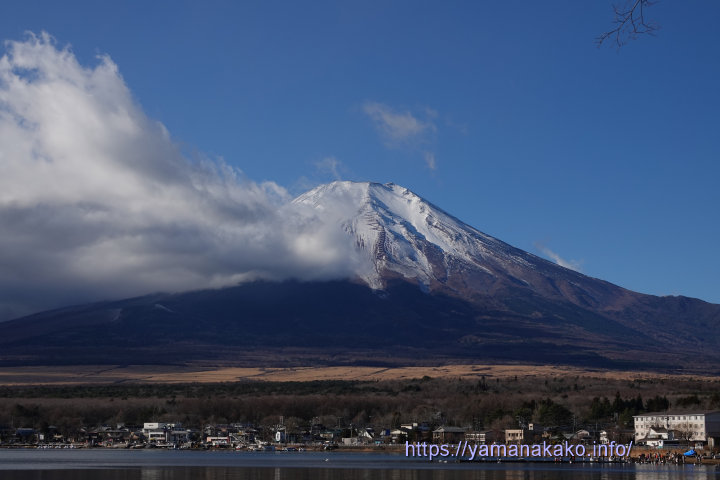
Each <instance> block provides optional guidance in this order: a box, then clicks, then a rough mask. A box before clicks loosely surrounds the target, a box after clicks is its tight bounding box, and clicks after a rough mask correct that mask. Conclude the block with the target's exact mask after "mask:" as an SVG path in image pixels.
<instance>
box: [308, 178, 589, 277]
mask: <svg viewBox="0 0 720 480" xmlns="http://www.w3.org/2000/svg"><path fill="white" fill-rule="evenodd" d="M294 203H295V204H296V205H307V206H311V207H313V208H314V209H315V210H316V211H317V213H318V215H319V216H321V217H323V218H324V220H325V221H330V222H337V223H338V224H339V225H340V226H341V227H342V228H343V229H344V231H345V232H347V233H348V234H349V235H351V236H352V237H354V242H355V246H356V248H357V249H359V250H360V251H361V252H362V254H363V256H364V258H365V260H366V263H365V266H366V267H367V268H366V269H363V270H362V271H359V272H358V275H359V276H360V277H361V278H363V279H364V280H365V282H367V283H368V284H369V285H370V286H371V287H373V288H376V289H377V288H382V286H383V278H384V277H386V276H387V275H388V274H392V273H395V274H399V275H401V276H402V277H405V278H412V279H417V281H418V282H419V283H420V284H421V285H422V286H424V287H430V286H432V285H433V284H434V283H436V282H439V283H441V284H446V285H447V284H450V285H452V284H453V279H452V278H451V277H452V276H453V274H458V273H460V272H466V273H467V272H469V271H474V272H475V273H474V276H475V277H477V276H478V275H480V276H483V275H482V274H484V275H485V276H487V277H488V278H487V279H486V281H485V283H492V281H493V279H495V280H497V279H498V278H500V277H503V278H507V277H511V278H512V281H513V282H515V283H517V284H519V285H522V284H525V285H529V284H530V280H529V279H524V278H523V276H527V275H525V274H526V273H527V272H530V271H537V270H538V269H540V270H543V271H545V272H546V273H549V272H552V271H556V270H557V271H558V272H561V271H563V270H564V272H561V274H562V275H563V276H566V275H569V276H572V277H575V276H577V275H578V274H577V273H576V272H572V271H571V270H566V269H564V268H562V267H559V266H556V265H554V264H551V263H549V262H547V261H545V260H543V259H541V258H539V257H536V256H534V255H531V254H528V253H526V252H524V251H522V250H520V249H517V248H514V247H512V246H510V245H508V244H506V243H504V242H502V241H500V240H498V239H496V238H493V237H491V236H489V235H486V234H484V233H482V232H480V231H478V230H476V229H474V228H472V227H470V226H469V225H466V224H464V223H463V222H461V221H460V220H458V219H457V218H455V217H453V216H451V215H449V214H448V213H446V212H444V211H443V210H441V209H440V208H438V207H436V206H434V205H433V204H431V203H429V202H427V201H425V200H424V199H422V198H421V197H419V196H418V195H416V194H414V193H413V192H411V191H410V190H408V189H406V188H404V187H401V186H399V185H395V184H393V183H388V184H384V185H383V184H379V183H369V182H348V181H343V182H340V181H338V182H333V183H330V184H326V185H321V186H319V187H317V188H314V189H313V190H310V191H309V192H307V193H304V194H303V195H301V196H299V197H298V198H296V199H295V200H294ZM455 280H456V279H455ZM454 283H455V284H457V283H458V282H457V281H456V282H454ZM456 286H457V285H456Z"/></svg>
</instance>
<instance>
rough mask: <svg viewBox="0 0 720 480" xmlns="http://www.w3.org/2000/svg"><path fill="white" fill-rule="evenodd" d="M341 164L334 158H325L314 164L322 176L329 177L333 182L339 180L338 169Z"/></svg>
mask: <svg viewBox="0 0 720 480" xmlns="http://www.w3.org/2000/svg"><path fill="white" fill-rule="evenodd" d="M341 167H342V162H341V161H340V160H338V159H337V158H335V157H325V158H323V159H322V160H319V161H317V162H315V168H317V170H318V172H320V173H322V174H324V175H330V176H331V177H332V178H333V180H340V179H341V176H340V168H341Z"/></svg>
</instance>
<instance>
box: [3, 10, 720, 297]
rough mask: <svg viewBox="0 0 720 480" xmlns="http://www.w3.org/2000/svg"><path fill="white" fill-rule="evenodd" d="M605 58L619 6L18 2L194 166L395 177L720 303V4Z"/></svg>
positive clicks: (657, 16)
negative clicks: (108, 72) (108, 67)
mask: <svg viewBox="0 0 720 480" xmlns="http://www.w3.org/2000/svg"><path fill="white" fill-rule="evenodd" d="M648 15H649V17H650V18H651V19H652V20H653V21H655V22H657V23H658V24H659V25H660V26H661V29H660V31H659V32H658V34H657V36H655V37H643V38H639V39H638V40H636V41H632V42H630V43H628V44H627V45H626V46H624V47H622V48H621V49H616V48H614V47H613V46H611V45H609V46H605V47H602V48H597V47H596V45H595V44H594V38H595V37H596V36H597V35H599V34H600V33H602V32H603V31H605V30H608V29H609V28H610V27H611V22H612V6H611V2H610V1H609V0H608V1H605V0H596V1H594V2H577V1H557V2H530V1H527V2H485V1H483V2H480V1H478V2H420V1H413V2H409V1H408V2H404V1H394V2H372V1H363V2H320V1H314V2H151V3H149V4H146V3H144V2H143V3H141V2H63V4H62V5H61V4H60V3H58V2H33V1H25V2H5V3H4V4H3V6H2V7H0V32H2V38H3V39H4V40H16V41H17V40H22V39H23V38H25V33H24V32H26V31H32V32H35V33H40V32H42V31H46V32H48V33H49V34H50V35H52V36H53V37H54V38H55V41H56V45H57V46H58V47H64V46H66V45H68V44H69V45H70V46H71V50H72V52H73V53H74V54H75V55H76V56H77V59H78V60H79V62H80V64H82V65H86V66H94V65H97V64H98V59H97V55H99V54H107V55H109V57H110V58H111V59H112V61H113V62H114V63H115V64H116V65H117V67H118V69H119V72H120V74H121V75H122V77H123V79H124V81H125V84H126V85H127V87H128V88H129V90H130V91H131V92H132V94H133V96H134V98H135V100H136V101H137V103H139V105H140V106H141V107H142V109H143V110H144V112H145V114H146V115H147V116H148V117H150V118H151V119H155V120H158V121H160V122H162V124H164V125H165V127H166V128H167V130H168V131H169V132H170V135H171V136H172V138H173V140H174V141H175V142H176V143H179V144H180V145H182V148H183V150H184V151H185V152H186V153H187V155H189V156H193V155H199V156H202V155H205V156H208V157H210V158H215V157H222V158H223V159H224V160H225V161H226V162H227V163H228V164H230V165H233V166H235V167H237V168H239V169H241V170H242V171H243V172H244V173H245V175H246V176H247V177H248V178H249V179H251V180H253V181H255V182H263V181H266V180H267V181H272V182H276V183H278V184H279V185H282V186H284V187H285V188H287V189H288V190H289V191H290V192H291V193H293V194H298V193H301V192H302V191H304V190H306V189H308V188H310V187H312V186H314V185H317V184H318V183H324V182H327V181H330V180H333V179H335V178H338V177H339V178H342V179H348V180H362V181H364V180H371V181H378V182H395V183H398V184H400V185H403V186H406V187H408V188H410V189H411V190H413V191H415V192H416V193H418V194H419V195H421V196H423V197H425V198H427V199H428V200H430V201H432V202H433V203H435V204H436V205H438V206H440V207H441V208H443V209H445V210H446V211H448V212H450V213H451V214H453V215H455V216H457V217H458V218H460V219H461V220H463V221H465V222H467V223H469V224H470V225H472V226H474V227H476V228H478V229H480V230H482V231H484V232H486V233H488V234H490V235H493V236H495V237H498V238H500V239H502V240H504V241H506V242H508V243H510V244H513V245H515V246H517V247H520V248H522V249H525V250H527V251H530V252H532V253H536V254H538V255H541V256H544V257H546V258H552V253H553V252H554V254H555V255H557V256H558V257H559V258H561V259H563V260H564V261H565V262H567V263H568V264H573V265H575V266H576V267H577V268H579V269H580V271H582V272H583V273H585V274H587V275H590V276H593V277H599V278H602V279H605V280H608V281H611V282H613V283H616V284H619V285H621V286H623V287H627V288H630V289H633V290H636V291H640V292H644V293H652V294H658V295H666V294H675V295H678V294H679V295H687V296H693V297H698V298H702V299H704V300H708V301H712V302H715V303H720V280H718V275H717V273H718V272H719V271H720V254H718V251H717V246H718V245H720V222H718V213H717V210H718V206H719V205H720V189H719V188H718V181H719V179H720V166H719V162H718V160H720V158H719V157H720V116H719V115H718V110H719V107H720V89H718V88H717V83H718V78H720V62H718V58H719V57H718V50H719V49H720V30H718V29H717V24H718V21H719V20H720V4H716V3H715V2H700V1H694V0H690V1H685V2H671V1H661V2H658V3H657V4H656V5H655V6H653V7H652V8H650V9H649V10H648Z"/></svg>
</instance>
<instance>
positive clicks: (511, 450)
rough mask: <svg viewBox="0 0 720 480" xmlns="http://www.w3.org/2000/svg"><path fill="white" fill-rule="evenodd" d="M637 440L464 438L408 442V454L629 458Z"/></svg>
mask: <svg viewBox="0 0 720 480" xmlns="http://www.w3.org/2000/svg"><path fill="white" fill-rule="evenodd" d="M632 445H633V443H632V442H630V443H629V444H627V445H625V444H622V443H615V442H610V443H608V444H600V445H597V444H593V445H592V446H590V445H588V446H587V447H586V446H585V445H580V444H578V445H573V444H569V443H568V442H565V443H564V444H562V443H559V444H552V443H546V442H543V443H532V444H521V445H515V444H512V445H502V444H500V445H477V444H473V443H468V442H467V441H462V442H460V443H457V444H454V443H443V444H439V445H436V444H432V443H431V444H428V443H426V442H422V443H421V442H415V443H410V442H405V455H406V456H408V457H426V458H427V459H428V460H430V461H432V460H433V459H434V458H447V457H456V458H460V459H467V460H468V461H473V460H485V459H488V458H493V459H497V458H507V459H510V458H524V459H527V460H532V459H533V458H537V459H538V460H540V459H550V458H554V459H563V458H576V457H590V458H601V457H604V458H611V457H612V458H628V457H629V456H630V450H631V449H632Z"/></svg>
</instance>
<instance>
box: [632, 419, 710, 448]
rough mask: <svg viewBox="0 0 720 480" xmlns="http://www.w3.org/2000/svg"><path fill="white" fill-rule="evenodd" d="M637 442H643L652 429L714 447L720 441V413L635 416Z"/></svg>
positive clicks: (690, 441) (689, 441) (679, 438)
mask: <svg viewBox="0 0 720 480" xmlns="http://www.w3.org/2000/svg"><path fill="white" fill-rule="evenodd" d="M633 419H634V420H635V442H639V441H642V440H643V439H645V438H646V437H647V436H648V434H650V433H651V431H650V430H651V429H653V428H655V429H656V431H657V429H665V430H666V431H670V430H672V431H674V433H675V438H676V439H678V440H685V441H687V442H688V443H694V444H696V445H699V444H702V445H708V446H709V447H711V448H712V447H714V446H715V445H716V442H717V441H718V440H720V411H714V412H697V411H696V412H672V411H668V412H653V413H644V414H642V415H635V416H634V417H633Z"/></svg>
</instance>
